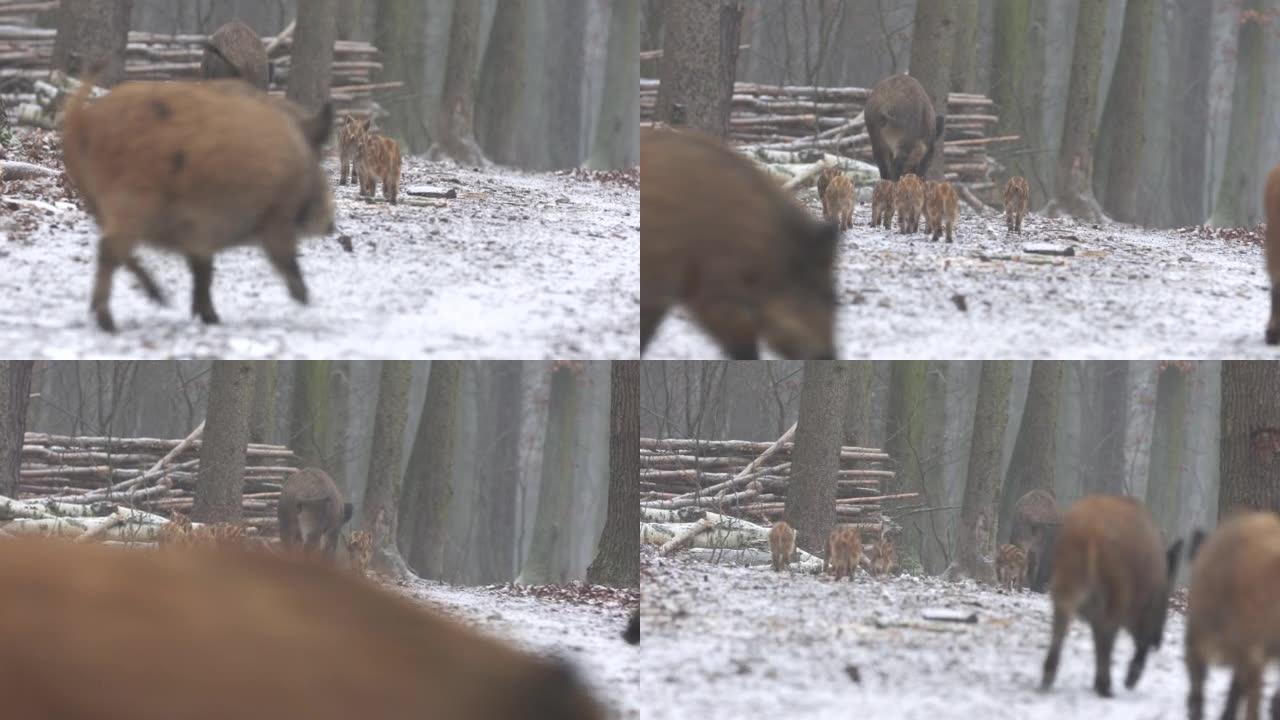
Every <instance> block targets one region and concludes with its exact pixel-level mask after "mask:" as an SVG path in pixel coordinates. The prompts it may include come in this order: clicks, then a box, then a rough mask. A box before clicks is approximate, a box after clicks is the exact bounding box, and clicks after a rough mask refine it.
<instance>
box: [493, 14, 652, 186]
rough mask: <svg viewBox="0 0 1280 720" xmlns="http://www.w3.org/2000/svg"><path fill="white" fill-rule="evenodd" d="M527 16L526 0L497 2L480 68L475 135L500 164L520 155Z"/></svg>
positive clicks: (525, 91) (525, 109)
mask: <svg viewBox="0 0 1280 720" xmlns="http://www.w3.org/2000/svg"><path fill="white" fill-rule="evenodd" d="M529 16H530V10H529V3H528V1H527V0H503V1H502V2H500V3H498V9H497V12H496V13H495V15H494V16H493V29H492V30H490V31H489V45H488V48H487V49H486V50H485V53H484V62H483V64H482V66H481V70H480V85H479V89H478V91H477V96H476V97H477V100H476V134H477V136H478V137H479V140H480V144H481V146H482V147H483V148H484V152H485V154H486V155H488V157H489V158H490V159H491V160H493V161H494V162H497V163H501V164H503V165H519V164H520V161H521V157H522V156H521V152H522V148H521V147H520V142H519V133H520V124H521V120H522V118H524V117H525V114H526V113H527V112H528V105H529V102H530V100H531V98H530V94H529V90H528V82H527V74H528V72H529V67H528V64H529V63H528V59H527V52H526V43H527V42H528V40H529V37H528V33H527V32H526V28H527V27H528V24H529ZM637 112H639V111H638V110H637Z"/></svg>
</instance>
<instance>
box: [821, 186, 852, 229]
mask: <svg viewBox="0 0 1280 720" xmlns="http://www.w3.org/2000/svg"><path fill="white" fill-rule="evenodd" d="M853 205H854V196H853V183H851V182H849V178H847V177H845V176H844V175H836V176H835V177H834V178H832V180H831V184H830V185H828V186H827V197H826V206H827V220H828V221H829V222H833V223H835V224H836V225H838V226H839V227H840V229H841V230H842V231H843V230H848V229H850V228H852V227H853Z"/></svg>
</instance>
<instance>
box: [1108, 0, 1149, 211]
mask: <svg viewBox="0 0 1280 720" xmlns="http://www.w3.org/2000/svg"><path fill="white" fill-rule="evenodd" d="M1154 16H1155V3H1154V2H1153V0H1128V1H1127V3H1126V4H1125V10H1124V31H1123V33H1122V34H1121V37H1120V56H1119V57H1118V58H1117V59H1116V71H1115V76H1114V77H1112V78H1111V88H1110V90H1109V91H1108V92H1107V101H1106V104H1105V105H1103V110H1102V127H1101V129H1100V131H1099V136H1098V147H1097V152H1096V153H1095V154H1094V160H1095V166H1094V167H1095V172H1094V190H1095V193H1096V196H1097V197H1101V198H1102V199H1103V203H1104V207H1105V208H1106V210H1107V212H1108V213H1109V214H1110V215H1111V217H1113V218H1115V219H1116V220H1120V221H1122V222H1135V221H1137V219H1138V207H1137V204H1138V181H1139V180H1140V176H1141V173H1142V153H1143V148H1144V146H1145V144H1146V136H1145V134H1144V130H1145V125H1146V110H1147V102H1146V98H1147V75H1148V72H1147V66H1148V64H1149V61H1150V58H1151V29H1152V21H1153V18H1154Z"/></svg>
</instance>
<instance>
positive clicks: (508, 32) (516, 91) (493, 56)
mask: <svg viewBox="0 0 1280 720" xmlns="http://www.w3.org/2000/svg"><path fill="white" fill-rule="evenodd" d="M530 16H531V11H530V8H529V3H528V0H503V2H500V3H498V9H497V12H496V13H495V14H494V17H493V28H492V29H491V30H490V31H489V44H488V47H487V48H486V49H485V53H484V62H483V63H482V65H481V70H480V84H479V88H478V90H477V94H476V96H477V100H476V118H475V124H476V136H477V137H478V138H479V141H480V145H481V147H483V148H484V151H485V154H486V155H487V156H488V157H489V158H490V159H491V160H493V161H494V162H497V163H500V164H503V165H520V164H522V161H523V160H524V155H523V154H522V153H523V152H524V151H525V149H524V148H522V146H521V143H520V142H519V135H520V127H521V122H522V120H523V119H525V118H526V116H527V114H528V112H529V105H530V104H531V101H532V98H531V96H530V93H529V87H528V85H529V83H528V81H527V77H528V73H529V67H528V65H529V62H528V60H527V54H528V53H527V49H526V44H527V43H528V41H529V39H530V38H529V33H528V32H526V28H527V27H528V26H529V23H530V20H531V17H530Z"/></svg>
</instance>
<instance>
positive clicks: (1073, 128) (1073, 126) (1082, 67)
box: [1050, 0, 1107, 221]
mask: <svg viewBox="0 0 1280 720" xmlns="http://www.w3.org/2000/svg"><path fill="white" fill-rule="evenodd" d="M1106 20H1107V0H1081V2H1080V14H1079V15H1078V16H1077V18H1076V39H1075V46H1074V48H1073V49H1072V52H1071V81H1070V83H1069V85H1068V89H1067V108H1066V122H1065V123H1064V124H1063V126H1062V144H1061V145H1060V146H1059V148H1058V170H1057V173H1056V178H1055V189H1054V195H1055V198H1054V202H1053V203H1051V204H1050V213H1051V214H1056V213H1058V212H1062V213H1066V214H1067V215H1071V216H1072V217H1075V218H1079V219H1082V220H1087V221H1096V220H1098V219H1099V218H1100V217H1101V216H1102V208H1100V207H1099V206H1098V201H1097V200H1095V199H1094V197H1093V144H1094V133H1095V130H1096V129H1095V127H1094V124H1095V121H1094V114H1095V113H1094V109H1095V108H1096V107H1097V105H1098V83H1099V80H1100V77H1101V75H1102V37H1103V33H1104V30H1105V26H1106Z"/></svg>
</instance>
